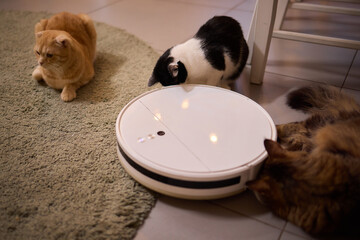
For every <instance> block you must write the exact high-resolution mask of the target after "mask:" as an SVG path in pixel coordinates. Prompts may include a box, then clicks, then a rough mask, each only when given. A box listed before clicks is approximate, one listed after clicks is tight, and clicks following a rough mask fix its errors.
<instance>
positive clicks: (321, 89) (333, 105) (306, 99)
mask: <svg viewBox="0 0 360 240" xmlns="http://www.w3.org/2000/svg"><path fill="white" fill-rule="evenodd" d="M287 105H288V106H289V107H291V108H293V109H296V110H301V111H303V112H305V113H315V112H321V111H332V112H333V113H338V112H339V111H345V112H353V111H356V112H360V106H359V104H357V103H356V101H355V100H354V99H353V98H351V97H349V96H347V95H345V94H343V93H341V92H340V89H338V88H335V87H331V86H322V85H314V86H308V87H302V88H300V89H297V90H295V91H293V92H290V93H289V94H288V96H287Z"/></svg>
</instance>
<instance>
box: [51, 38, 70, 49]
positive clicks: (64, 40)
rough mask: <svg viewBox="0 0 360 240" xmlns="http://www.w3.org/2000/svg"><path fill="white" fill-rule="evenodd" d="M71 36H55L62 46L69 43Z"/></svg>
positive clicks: (57, 42)
mask: <svg viewBox="0 0 360 240" xmlns="http://www.w3.org/2000/svg"><path fill="white" fill-rule="evenodd" d="M69 40H70V39H69V37H68V36H66V35H59V36H57V37H56V38H55V41H56V44H58V45H59V46H60V47H67V46H68V45H69Z"/></svg>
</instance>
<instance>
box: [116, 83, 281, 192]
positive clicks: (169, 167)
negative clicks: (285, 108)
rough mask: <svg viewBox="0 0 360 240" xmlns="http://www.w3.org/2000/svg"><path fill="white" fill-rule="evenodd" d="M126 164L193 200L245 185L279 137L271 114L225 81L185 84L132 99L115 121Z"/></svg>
mask: <svg viewBox="0 0 360 240" xmlns="http://www.w3.org/2000/svg"><path fill="white" fill-rule="evenodd" d="M116 137H117V142H118V155H119V158H120V161H121V164H122V165H123V167H124V168H125V170H126V171H127V172H128V173H129V174H130V175H131V176H132V177H133V178H134V179H136V180H137V181H138V182H140V183H141V184H143V185H145V186H146V187H148V188H150V189H153V190H155V191H157V192H160V193H163V194H166V195H170V196H175V197H180V198H187V199H211V198H219V197H224V196H229V195H232V194H235V193H237V192H240V191H242V190H244V189H245V182H246V181H248V180H252V179H254V178H255V177H256V175H257V172H258V170H259V168H260V166H261V163H262V161H263V160H264V159H265V158H266V157H267V153H266V150H265V148H264V144H263V141H264V139H272V140H276V127H275V124H274V122H273V120H272V119H271V117H270V116H269V114H268V113H267V112H266V111H265V110H264V109H263V108H262V107H261V106H260V105H258V104H257V103H255V102H254V101H252V100H251V99H249V98H247V97H245V96H243V95H241V94H239V93H236V92H233V91H230V90H226V89H223V88H218V87H212V86H205V85H178V86H170V87H164V88H161V89H156V90H153V91H149V92H146V93H144V94H142V95H140V96H138V97H136V98H135V99H133V100H132V101H130V102H129V103H128V104H127V105H126V106H125V107H124V108H123V109H122V110H121V112H120V113H119V115H118V118H117V121H116Z"/></svg>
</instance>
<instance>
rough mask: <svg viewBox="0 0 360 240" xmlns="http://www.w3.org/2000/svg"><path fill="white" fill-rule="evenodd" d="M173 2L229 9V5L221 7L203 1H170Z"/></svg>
mask: <svg viewBox="0 0 360 240" xmlns="http://www.w3.org/2000/svg"><path fill="white" fill-rule="evenodd" d="M156 1H167V0H156ZM171 2H174V3H183V4H188V5H194V6H201V7H211V8H217V9H222V10H229V9H230V8H229V7H221V6H215V5H210V4H204V3H193V2H188V1H181V0H180V1H171Z"/></svg>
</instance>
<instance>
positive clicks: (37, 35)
mask: <svg viewBox="0 0 360 240" xmlns="http://www.w3.org/2000/svg"><path fill="white" fill-rule="evenodd" d="M42 35H43V32H42V31H41V32H37V33H35V36H36V37H37V38H39V37H41V36H42Z"/></svg>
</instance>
